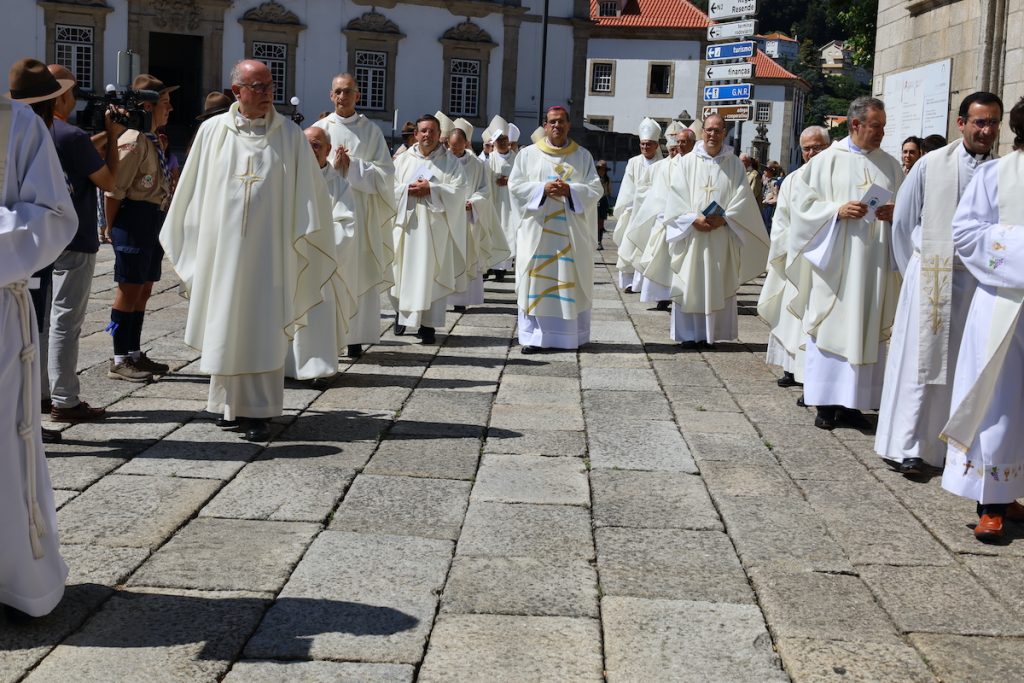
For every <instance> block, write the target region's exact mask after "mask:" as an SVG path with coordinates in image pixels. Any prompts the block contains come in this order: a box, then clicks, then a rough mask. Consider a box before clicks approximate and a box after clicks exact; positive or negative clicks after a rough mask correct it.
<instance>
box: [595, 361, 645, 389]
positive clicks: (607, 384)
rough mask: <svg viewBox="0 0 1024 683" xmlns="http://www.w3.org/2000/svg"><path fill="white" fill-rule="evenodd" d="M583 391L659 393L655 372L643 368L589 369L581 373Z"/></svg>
mask: <svg viewBox="0 0 1024 683" xmlns="http://www.w3.org/2000/svg"><path fill="white" fill-rule="evenodd" d="M580 383H581V385H582V387H583V389H603V390H605V391H658V380H657V377H655V375H654V371H653V370H646V369H643V368H587V367H584V368H582V369H581V372H580Z"/></svg>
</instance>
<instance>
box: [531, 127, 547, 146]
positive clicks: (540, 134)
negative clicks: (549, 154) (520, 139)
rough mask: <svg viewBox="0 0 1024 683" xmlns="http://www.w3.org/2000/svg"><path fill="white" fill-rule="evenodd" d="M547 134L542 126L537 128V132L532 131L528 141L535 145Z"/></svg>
mask: <svg viewBox="0 0 1024 683" xmlns="http://www.w3.org/2000/svg"><path fill="white" fill-rule="evenodd" d="M547 134H548V133H547V131H546V130H544V126H537V130H535V131H533V133H532V134H531V135H530V139H531V140H533V142H534V144H536V143H537V142H539V141H540V140H543V139H544V137H545V136H546V135H547Z"/></svg>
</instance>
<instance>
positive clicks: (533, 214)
mask: <svg viewBox="0 0 1024 683" xmlns="http://www.w3.org/2000/svg"><path fill="white" fill-rule="evenodd" d="M544 118H545V122H546V123H545V131H546V135H545V136H544V137H542V138H540V139H538V140H537V142H535V143H534V144H532V145H530V146H528V147H524V148H523V149H522V150H521V151H520V152H519V156H517V157H516V163H515V168H513V169H512V175H511V176H510V177H509V180H508V187H509V192H510V193H511V194H512V197H513V201H514V202H515V205H516V212H517V213H518V215H519V216H520V217H521V222H520V224H519V229H518V232H517V235H516V300H517V303H518V304H519V343H520V344H521V345H522V352H523V353H527V354H529V353H536V352H538V351H539V349H541V348H558V349H575V348H578V347H579V346H581V345H583V344H586V343H587V342H588V341H590V307H591V301H592V299H593V295H594V253H595V251H596V248H597V203H598V201H599V200H600V199H601V195H602V194H603V192H604V190H603V188H602V187H601V179H600V178H599V177H598V175H597V170H596V169H595V168H594V159H593V157H591V156H590V152H588V151H587V150H585V149H583V148H582V147H580V146H579V145H577V144H576V143H575V142H573V141H572V140H570V139H569V112H568V111H567V110H566V109H565V108H564V107H551V108H549V109H548V110H547V112H546V113H545V115H544Z"/></svg>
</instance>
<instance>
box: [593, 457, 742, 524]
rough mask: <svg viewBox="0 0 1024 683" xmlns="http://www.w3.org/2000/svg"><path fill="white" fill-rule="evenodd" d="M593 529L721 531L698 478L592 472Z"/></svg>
mask: <svg viewBox="0 0 1024 683" xmlns="http://www.w3.org/2000/svg"><path fill="white" fill-rule="evenodd" d="M590 486H591V489H592V491H593V499H594V526H597V527H602V526H612V527H634V528H655V529H708V530H714V531H722V530H723V527H722V522H721V520H720V519H719V517H718V512H716V511H715V506H714V505H713V504H712V502H711V498H710V497H709V496H708V492H707V489H706V488H705V486H704V482H703V481H702V480H701V478H700V477H698V476H694V475H692V474H684V473H680V472H640V471H635V470H605V469H595V470H593V471H592V472H591V473H590Z"/></svg>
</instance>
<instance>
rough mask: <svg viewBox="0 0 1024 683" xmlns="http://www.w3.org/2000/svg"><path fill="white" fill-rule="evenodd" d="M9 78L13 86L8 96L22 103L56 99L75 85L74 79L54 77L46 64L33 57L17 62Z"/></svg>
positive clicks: (8, 75)
mask: <svg viewBox="0 0 1024 683" xmlns="http://www.w3.org/2000/svg"><path fill="white" fill-rule="evenodd" d="M7 80H8V82H9V84H10V87H11V90H10V92H8V93H7V97H9V98H10V99H12V100H15V101H17V102H21V103H22V104H35V103H36V102H45V101H46V100H52V99H56V98H57V97H60V96H61V95H63V94H64V93H66V92H67V91H68V90H70V89H71V88H73V87H75V82H74V81H73V80H71V79H68V78H61V79H57V78H54V77H53V74H51V73H50V71H49V69H47V68H46V65H45V64H43V63H42V62H40V61H39V60H38V59H31V58H28V59H20V60H18V61H17V62H15V63H14V66H12V67H11V70H10V72H9V73H8V74H7Z"/></svg>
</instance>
